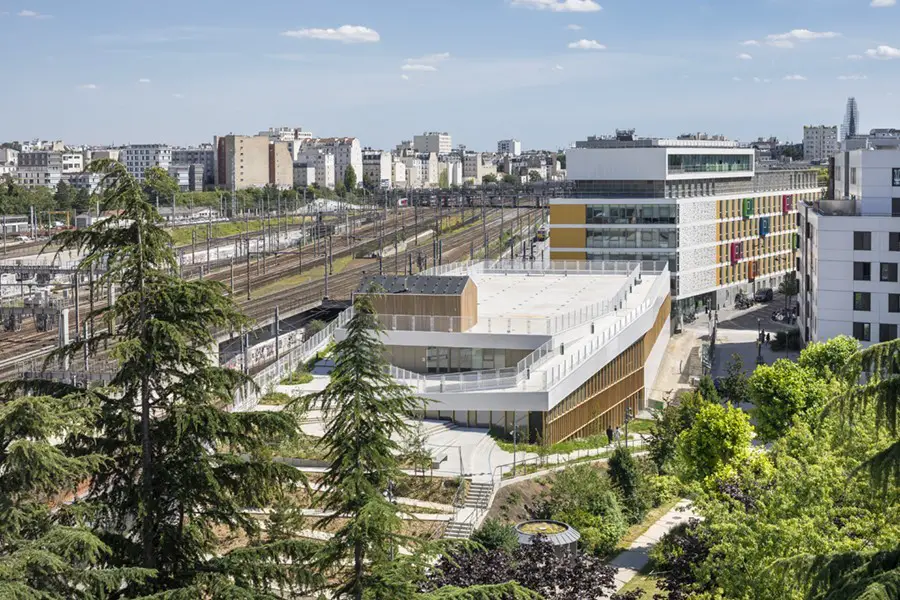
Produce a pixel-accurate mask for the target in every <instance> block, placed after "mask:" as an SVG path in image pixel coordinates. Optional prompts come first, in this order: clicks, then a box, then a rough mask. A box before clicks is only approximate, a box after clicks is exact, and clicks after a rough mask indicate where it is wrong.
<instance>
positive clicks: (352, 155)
mask: <svg viewBox="0 0 900 600" xmlns="http://www.w3.org/2000/svg"><path fill="white" fill-rule="evenodd" d="M307 148H312V149H316V150H323V151H324V152H326V153H328V154H331V155H333V156H334V177H335V180H336V181H341V182H343V181H344V176H345V175H346V173H347V167H353V171H354V173H356V184H357V185H358V186H360V185H362V178H363V159H362V147H361V146H360V144H359V140H358V139H357V138H353V137H339V138H313V139H312V140H309V141H306V142H303V143H302V144H301V145H300V148H299V151H298V157H299V155H300V154H303V153H304V152H305V151H306V149H307ZM296 160H297V161H300V162H303V161H302V160H300V159H299V158H297V159H296ZM319 185H321V183H320V184H319Z"/></svg>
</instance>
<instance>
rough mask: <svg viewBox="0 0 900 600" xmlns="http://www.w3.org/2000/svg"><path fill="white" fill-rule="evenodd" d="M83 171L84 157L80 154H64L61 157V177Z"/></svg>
mask: <svg viewBox="0 0 900 600" xmlns="http://www.w3.org/2000/svg"><path fill="white" fill-rule="evenodd" d="M82 171H84V155H82V154H81V153H80V152H66V153H65V154H63V155H62V172H63V175H68V174H70V173H81V172H82Z"/></svg>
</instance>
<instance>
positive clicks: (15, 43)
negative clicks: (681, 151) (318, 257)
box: [0, 0, 900, 150]
mask: <svg viewBox="0 0 900 600" xmlns="http://www.w3.org/2000/svg"><path fill="white" fill-rule="evenodd" d="M601 4H602V7H601ZM871 4H872V5H870V3H869V2H868V1H857V2H851V1H850V0H807V1H803V2H799V3H790V4H789V3H787V2H784V1H782V0H762V1H759V2H754V3H752V5H743V6H742V7H740V8H741V10H742V12H737V7H728V8H720V7H718V6H716V7H714V5H713V4H712V3H711V2H701V3H697V4H694V5H691V6H680V5H672V4H671V3H665V2H661V1H657V0H653V1H652V2H648V3H643V4H642V5H641V6H636V5H635V3H633V2H632V3H629V2H626V1H625V0H607V1H604V2H600V3H597V2H594V1H593V0H479V1H477V2H476V1H475V0H469V1H464V2H462V3H456V4H454V5H452V6H451V5H449V4H446V5H445V4H433V5H430V6H428V8H427V9H424V10H423V9H421V6H420V3H417V4H415V5H414V6H415V7H418V8H419V10H412V8H411V7H412V6H413V5H411V4H409V3H406V2H402V1H394V2H389V3H381V4H376V3H371V2H362V1H361V0H343V1H342V2H333V3H327V4H320V5H316V4H313V3H304V4H303V5H302V6H298V5H295V4H291V3H288V2H272V3H269V4H267V5H266V6H255V5H254V6H246V5H240V4H237V3H234V2H231V1H226V2H224V3H223V6H222V7H221V10H219V11H216V12H215V13H211V12H210V11H209V10H208V7H202V6H195V5H184V4H182V3H179V4H176V3H174V2H171V0H161V1H160V2H158V3H156V4H154V5H153V6H140V5H114V6H103V7H102V8H101V5H99V4H97V5H95V6H87V7H86V6H83V5H72V4H66V3H62V2H58V1H55V0H40V1H38V0H34V1H31V2H24V3H23V2H21V1H20V2H19V3H18V4H14V3H12V2H10V1H9V0H6V1H4V2H3V3H0V38H2V39H4V40H5V41H6V46H7V48H6V49H7V52H8V53H10V52H12V53H13V55H14V56H16V58H17V59H16V60H13V61H6V62H4V63H3V66H0V74H2V75H3V77H4V80H5V81H8V82H12V83H13V87H14V92H13V93H12V94H4V95H3V97H2V98H0V114H3V115H4V117H5V118H4V119H3V120H2V123H3V125H0V138H2V139H5V140H10V139H24V138H28V139H30V138H33V137H42V138H62V139H64V140H66V141H67V142H69V143H78V144H81V143H85V144H109V143H117V144H126V143H152V142H166V143H171V144H185V145H186V144H198V143H203V142H211V141H212V136H213V135H217V134H218V135H223V134H226V133H229V132H234V133H242V134H253V133H256V132H257V131H260V130H261V129H265V128H267V127H269V126H275V125H279V126H280V125H289V126H300V127H303V128H304V129H306V130H309V131H312V132H313V133H314V134H315V135H322V136H345V135H350V136H355V137H358V138H359V139H360V140H361V142H362V143H363V144H364V145H366V146H372V147H377V148H385V149H389V148H392V147H393V146H394V145H396V144H397V143H399V142H400V141H401V140H402V139H409V138H411V137H412V136H413V135H414V134H416V133H421V132H422V131H431V130H440V131H449V132H450V133H451V134H452V135H453V141H454V144H459V143H462V144H465V145H467V146H469V147H471V148H475V149H481V150H491V149H492V148H495V147H496V143H497V140H500V139H505V138H517V139H520V140H522V142H523V148H524V149H535V148H542V149H552V148H558V147H564V146H566V145H568V144H570V143H572V142H573V141H575V140H576V139H582V138H584V137H585V136H587V135H591V134H603V133H611V132H612V131H613V130H614V129H615V128H616V127H634V128H636V129H637V133H638V134H639V135H648V136H675V135H677V134H679V133H686V132H693V131H706V132H708V133H722V134H724V135H726V136H727V137H729V138H732V139H740V140H742V141H751V140H753V139H755V138H756V137H759V136H768V135H776V136H778V137H779V138H780V139H782V140H792V141H799V140H800V139H802V126H803V125H804V124H811V123H816V124H817V123H823V124H828V125H835V124H839V123H840V122H841V118H842V115H843V107H844V103H845V101H846V98H847V96H855V97H856V98H857V101H858V102H859V104H860V105H861V106H863V107H864V115H863V121H862V123H861V127H860V129H861V130H863V131H866V130H868V129H869V128H872V127H891V126H895V125H896V123H894V122H893V121H892V119H893V118H895V111H894V110H893V109H892V106H893V105H894V104H895V103H896V100H895V98H896V97H897V96H900V77H897V70H898V68H900V50H897V48H896V47H897V46H900V40H898V39H897V37H896V34H895V33H894V32H893V31H891V27H890V23H891V22H892V20H891V16H892V15H894V16H896V17H900V6H896V5H895V3H893V2H890V1H889V0H888V1H885V0H879V1H877V2H873V3H871ZM649 5H652V6H649ZM873 5H881V6H873ZM648 14H654V15H656V16H657V19H655V20H654V21H652V22H651V21H648V20H647V18H646V16H647V15H648ZM172 15H177V18H178V22H176V23H173V19H172ZM199 23H203V24H202V25H198V24H199ZM698 32H699V33H698ZM35 40H40V43H36V41H35ZM16 49H27V51H22V52H20V53H18V54H17V53H16ZM23 58H27V59H28V60H29V61H31V63H30V64H31V65H32V66H33V67H34V68H31V67H29V66H28V65H29V63H28V62H24V61H23V60H22V59H23ZM144 116H146V117H149V118H144Z"/></svg>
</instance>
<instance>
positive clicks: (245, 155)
mask: <svg viewBox="0 0 900 600" xmlns="http://www.w3.org/2000/svg"><path fill="white" fill-rule="evenodd" d="M215 141H216V185H218V186H220V187H223V188H225V189H235V190H246V189H249V188H262V187H265V186H266V185H268V183H269V138H268V137H267V136H261V135H256V136H248V135H233V134H229V135H225V136H222V137H218V138H216V140H215ZM291 176H292V177H293V172H292V173H291Z"/></svg>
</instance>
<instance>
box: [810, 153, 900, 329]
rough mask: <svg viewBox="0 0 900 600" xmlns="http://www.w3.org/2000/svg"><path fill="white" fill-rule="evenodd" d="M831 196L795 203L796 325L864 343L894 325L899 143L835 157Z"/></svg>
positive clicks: (899, 291)
mask: <svg viewBox="0 0 900 600" xmlns="http://www.w3.org/2000/svg"><path fill="white" fill-rule="evenodd" d="M829 190H833V197H830V198H827V199H823V200H821V201H818V202H809V203H807V204H805V205H803V206H801V208H800V235H799V237H800V257H799V264H800V266H799V280H800V331H801V333H802V335H803V337H804V339H806V340H807V341H824V340H827V339H829V338H832V337H834V336H836V335H841V334H845V335H852V336H853V337H855V338H857V339H858V340H860V342H862V343H863V345H869V344H873V343H877V342H886V341H889V340H893V339H896V338H897V335H898V327H900V279H898V272H897V271H898V265H900V148H897V147H893V148H890V147H889V148H886V149H876V148H865V149H857V150H850V151H844V152H840V153H838V155H837V156H836V157H835V166H834V170H833V178H832V184H831V185H829Z"/></svg>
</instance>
